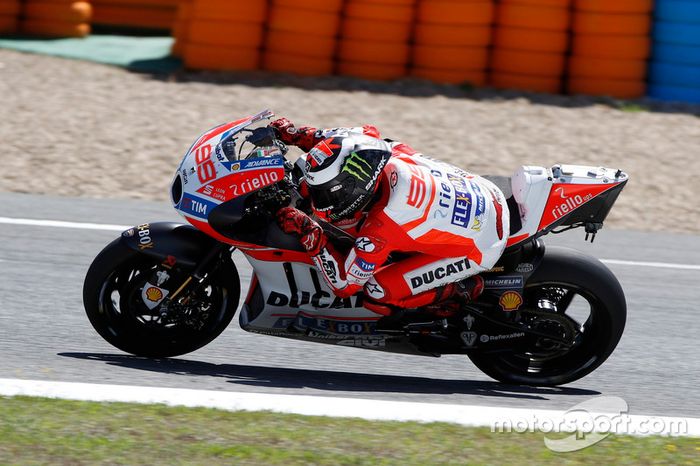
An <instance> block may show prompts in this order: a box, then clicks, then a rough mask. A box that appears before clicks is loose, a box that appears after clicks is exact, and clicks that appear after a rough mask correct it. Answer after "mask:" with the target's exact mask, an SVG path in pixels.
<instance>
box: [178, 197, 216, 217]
mask: <svg viewBox="0 0 700 466" xmlns="http://www.w3.org/2000/svg"><path fill="white" fill-rule="evenodd" d="M215 206H216V204H214V203H211V202H209V201H206V200H204V199H202V198H199V197H194V196H185V197H184V198H183V199H182V204H180V210H182V211H183V212H185V213H187V214H190V215H192V216H194V217H200V218H206V217H207V215H208V214H209V211H210V209H211V208H213V207H215Z"/></svg>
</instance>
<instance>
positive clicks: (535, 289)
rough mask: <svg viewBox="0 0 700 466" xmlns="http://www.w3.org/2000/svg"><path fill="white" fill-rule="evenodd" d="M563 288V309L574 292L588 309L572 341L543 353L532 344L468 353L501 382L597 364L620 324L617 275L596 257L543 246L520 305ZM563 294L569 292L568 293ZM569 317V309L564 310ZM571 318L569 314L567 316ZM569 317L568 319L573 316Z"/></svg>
mask: <svg viewBox="0 0 700 466" xmlns="http://www.w3.org/2000/svg"><path fill="white" fill-rule="evenodd" d="M551 290H555V291H556V290H560V291H561V290H564V291H565V293H564V294H563V296H566V298H564V299H568V303H567V304H565V305H564V304H563V305H562V306H566V307H565V309H564V313H566V311H567V310H568V307H569V306H570V305H571V302H572V299H573V297H574V296H576V295H578V296H580V297H581V298H583V300H582V301H581V302H583V303H587V304H588V306H589V312H590V314H589V315H588V317H587V318H586V319H585V321H584V322H577V323H578V324H581V327H580V328H582V329H583V332H581V333H580V335H579V337H578V339H577V340H576V344H575V345H574V346H573V347H571V348H569V349H567V350H561V349H559V350H558V352H557V351H554V350H553V351H552V354H549V355H543V354H539V353H537V352H536V350H533V348H514V349H513V351H510V352H505V353H503V352H502V353H486V352H484V353H479V352H474V353H473V354H470V355H469V358H470V359H471V360H472V362H473V363H474V364H475V365H476V366H477V367H478V368H479V369H480V370H481V371H483V372H484V373H485V374H487V375H488V376H490V377H492V378H494V379H496V380H498V381H500V382H505V383H511V384H521V385H537V386H554V385H562V384H566V383H570V382H573V381H575V380H578V379H580V378H581V377H584V376H585V375H587V374H589V373H590V372H592V371H593V370H594V369H596V368H597V367H598V366H600V365H601V364H602V363H603V362H605V360H606V359H607V358H608V356H610V354H612V352H613V350H614V349H615V347H616V346H617V344H618V342H619V341H620V338H621V337H622V332H623V330H624V328H625V320H626V315H627V304H626V302H625V295H624V292H623V291H622V287H621V286H620V283H619V282H618V280H617V278H616V277H615V275H613V273H612V272H611V271H610V269H608V268H607V267H606V266H605V265H604V264H603V263H601V262H600V261H599V260H597V259H595V258H592V257H590V256H587V255H585V254H583V253H581V252H578V251H576V250H574V249H568V248H561V247H548V248H547V249H546V251H545V255H544V258H543V261H542V263H541V264H540V266H539V267H538V268H537V270H536V271H535V272H534V273H533V274H532V275H531V276H530V277H529V279H528V280H527V283H526V284H525V290H524V301H525V304H524V305H523V309H525V308H527V307H529V308H531V309H534V308H537V307H538V305H539V304H538V303H541V302H542V295H543V293H551V292H552V291H551ZM566 293H573V294H571V295H569V294H566ZM567 316H568V314H567ZM567 318H570V317H567ZM572 322H573V321H572Z"/></svg>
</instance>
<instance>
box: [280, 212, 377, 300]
mask: <svg viewBox="0 0 700 466" xmlns="http://www.w3.org/2000/svg"><path fill="white" fill-rule="evenodd" d="M278 222H279V224H280V226H281V228H282V230H284V231H285V232H286V233H297V234H299V235H300V240H301V244H302V245H303V246H304V248H305V249H306V251H307V252H308V253H309V255H310V256H311V259H312V260H313V262H314V264H315V265H316V268H317V269H318V271H319V272H320V273H321V276H322V277H323V279H324V281H325V282H326V283H327V284H328V286H329V287H330V288H331V290H333V293H334V294H335V295H336V296H339V297H341V298H346V297H349V296H352V295H354V294H355V293H357V292H358V291H360V290H362V288H363V287H364V284H365V283H366V282H367V280H369V279H370V278H371V277H372V275H374V272H375V270H376V269H377V268H379V267H380V266H381V265H382V264H383V263H384V262H386V259H387V257H388V255H389V253H388V250H387V249H386V248H384V242H383V241H382V240H381V239H379V238H375V237H369V236H360V237H358V238H357V240H356V241H355V246H354V247H353V249H352V250H351V251H350V254H349V255H348V256H347V257H346V258H344V259H343V257H342V255H341V254H340V253H339V252H338V251H336V249H335V248H334V247H333V246H332V245H331V244H329V243H328V241H327V238H326V235H325V234H324V233H323V229H322V228H321V226H320V225H319V224H318V223H316V222H315V221H313V220H312V219H311V218H310V217H308V216H307V215H306V214H304V213H303V212H301V211H299V210H297V209H294V208H292V207H286V208H283V209H281V210H280V212H279V213H278Z"/></svg>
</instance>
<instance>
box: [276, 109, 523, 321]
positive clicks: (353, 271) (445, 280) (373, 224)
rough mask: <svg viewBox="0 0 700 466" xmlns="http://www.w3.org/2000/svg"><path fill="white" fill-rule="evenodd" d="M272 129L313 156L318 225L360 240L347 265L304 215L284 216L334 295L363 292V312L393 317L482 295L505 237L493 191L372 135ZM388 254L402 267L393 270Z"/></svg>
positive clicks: (281, 123) (308, 187)
mask: <svg viewBox="0 0 700 466" xmlns="http://www.w3.org/2000/svg"><path fill="white" fill-rule="evenodd" d="M271 126H272V127H274V128H276V129H277V131H278V132H279V134H280V139H281V140H282V141H283V142H285V143H286V144H290V145H295V146H297V147H299V148H300V149H302V150H303V151H305V152H307V154H306V155H305V160H306V166H305V170H304V172H305V180H304V181H305V182H304V183H302V188H303V189H302V194H305V193H306V192H308V195H309V196H310V198H311V204H312V208H313V212H314V214H315V216H316V217H318V218H320V219H323V220H326V221H329V222H331V223H332V224H334V225H336V226H338V227H340V228H342V229H344V230H346V231H347V232H348V233H350V234H351V235H352V236H353V237H355V245H354V247H353V248H352V250H351V251H350V252H349V254H348V255H347V256H346V257H342V255H341V254H339V253H338V251H336V250H335V248H334V247H333V246H332V245H331V244H330V243H329V242H328V241H327V239H326V236H325V235H324V232H323V229H322V228H321V226H320V225H319V224H318V223H317V222H316V221H315V220H313V219H312V218H311V217H309V216H308V215H306V214H305V213H304V212H302V211H300V210H298V209H295V208H293V207H285V208H283V209H281V210H280V211H279V212H278V217H277V218H278V222H279V224H280V226H281V228H282V229H283V230H284V231H285V232H286V233H295V234H298V235H299V236H300V239H301V242H302V244H303V246H304V248H305V249H306V251H307V252H308V253H309V255H310V256H311V258H312V260H313V262H314V263H315V265H316V267H317V268H318V270H319V272H320V273H321V275H322V276H323V278H324V279H325V281H326V282H327V283H328V285H329V286H330V287H331V289H332V290H333V292H334V293H335V294H336V295H337V296H340V297H348V296H351V295H353V294H355V293H357V292H359V291H361V290H364V293H365V300H364V303H363V304H364V306H365V307H366V308H367V309H370V310H372V311H374V312H376V313H379V314H383V315H390V314H391V313H392V312H393V311H394V309H395V308H397V307H398V308H414V307H421V306H429V305H433V304H438V303H443V302H445V301H448V300H450V301H462V302H464V301H470V300H473V299H475V298H476V297H477V296H478V295H479V294H480V293H481V291H482V290H483V280H482V279H481V277H479V276H478V275H476V274H478V273H481V272H484V271H486V270H488V269H490V268H492V267H493V266H494V264H495V263H496V262H497V261H498V259H499V258H500V256H501V254H502V253H503V250H504V248H505V246H506V241H507V238H508V233H509V219H510V217H509V213H508V206H507V204H506V202H505V199H504V197H503V193H502V192H501V191H500V190H499V189H498V188H497V187H496V186H495V185H494V184H493V183H491V182H490V181H488V180H486V179H484V178H482V177H480V176H477V175H473V174H470V173H468V172H466V171H464V170H462V169H460V168H457V167H455V166H452V165H449V164H447V163H443V162H439V161H436V160H433V159H430V158H427V157H424V156H423V155H422V154H420V153H418V152H416V151H415V150H413V149H412V148H410V147H409V146H407V145H406V144H403V143H400V142H395V141H391V140H383V139H381V136H380V134H379V131H378V130H377V128H375V127H374V126H369V125H366V126H363V127H361V128H334V129H326V130H317V129H316V128H312V127H308V126H303V127H301V128H296V127H295V126H294V124H293V123H292V122H290V121H289V120H287V119H286V118H281V119H279V120H276V121H274V122H272V123H271ZM392 253H400V255H401V256H402V257H404V258H402V259H400V260H398V261H392V262H390V263H387V260H388V259H389V255H390V254H392ZM395 255H396V254H394V256H395ZM392 259H393V257H392Z"/></svg>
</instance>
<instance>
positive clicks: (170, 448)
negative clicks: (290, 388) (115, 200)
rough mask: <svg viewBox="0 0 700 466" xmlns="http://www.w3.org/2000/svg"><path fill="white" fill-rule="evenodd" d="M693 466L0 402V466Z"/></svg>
mask: <svg viewBox="0 0 700 466" xmlns="http://www.w3.org/2000/svg"><path fill="white" fill-rule="evenodd" d="M523 462H527V463H530V464H543V465H547V464H552V465H567V464H591V463H597V464H616V465H639V464H642V465H644V464H664V465H666V464H689V465H690V464H700V441H699V440H698V439H688V438H662V437H645V438H632V437H625V436H610V437H608V438H607V439H605V440H603V441H602V442H600V443H598V444H597V445H594V446H592V447H590V448H587V449H585V450H582V451H578V452H573V453H565V454H559V453H554V452H551V451H549V450H547V449H546V448H545V446H544V444H543V435H542V434H538V433H525V434H515V433H513V434H505V433H491V431H490V429H488V428H465V427H460V426H457V425H452V424H444V423H432V424H420V423H416V422H375V421H364V420H357V419H339V418H327V417H311V416H297V415H289V414H274V413H262V412H234V413H232V412H227V411H220V410H214V409H204V408H196V409H192V408H173V407H166V406H162V405H137V404H127V403H91V402H78V401H65V400H49V399H44V398H29V397H15V398H3V397H0V464H42V463H50V464H71V465H73V464H128V465H135V464H145V465H160V464H164V465H171V464H203V463H206V464H266V465H267V464H284V465H296V464H332V465H364V464H400V465H411V464H420V465H426V464H429V465H433V464H521V463H523Z"/></svg>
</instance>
